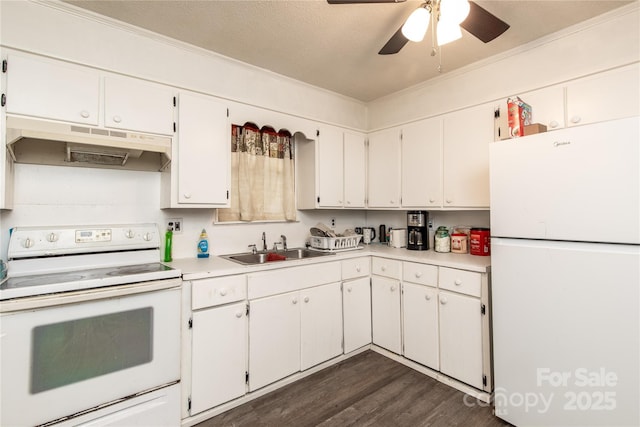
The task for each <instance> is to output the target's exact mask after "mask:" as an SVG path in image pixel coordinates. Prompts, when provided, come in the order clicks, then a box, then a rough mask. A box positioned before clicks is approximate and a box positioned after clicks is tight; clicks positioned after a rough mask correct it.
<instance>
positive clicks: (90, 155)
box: [6, 116, 171, 171]
mask: <svg viewBox="0 0 640 427" xmlns="http://www.w3.org/2000/svg"><path fill="white" fill-rule="evenodd" d="M6 128H7V149H8V151H9V154H10V156H11V157H12V159H13V160H14V161H15V162H18V163H34V164H51V165H65V166H84V167H103V168H118V169H120V168H122V169H132V170H156V171H158V170H163V169H164V168H166V167H167V165H168V164H169V163H170V162H171V138H169V137H164V136H157V135H150V134H142V133H135V132H127V131H121V130H112V129H105V128H100V127H92V126H85V125H75V124H70V123H59V122H50V121H46V120H39V119H32V118H23V117H13V116H7V126H6Z"/></svg>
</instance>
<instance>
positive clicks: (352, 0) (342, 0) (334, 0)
mask: <svg viewBox="0 0 640 427" xmlns="http://www.w3.org/2000/svg"><path fill="white" fill-rule="evenodd" d="M405 1H406V0H327V3H329V4H356V3H402V2H405Z"/></svg>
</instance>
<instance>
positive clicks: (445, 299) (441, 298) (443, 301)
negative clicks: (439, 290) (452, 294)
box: [440, 297, 447, 305]
mask: <svg viewBox="0 0 640 427" xmlns="http://www.w3.org/2000/svg"><path fill="white" fill-rule="evenodd" d="M446 303H447V297H440V304H442V305H445V304H446Z"/></svg>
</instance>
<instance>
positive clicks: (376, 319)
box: [371, 276, 402, 354]
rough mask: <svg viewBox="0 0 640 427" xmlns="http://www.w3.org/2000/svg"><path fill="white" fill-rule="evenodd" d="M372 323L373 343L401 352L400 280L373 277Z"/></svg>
mask: <svg viewBox="0 0 640 427" xmlns="http://www.w3.org/2000/svg"><path fill="white" fill-rule="evenodd" d="M371 324H372V335H373V343H374V344H375V345H378V346H380V347H383V348H386V349H387V350H389V351H393V352H394V353H398V354H401V350H402V336H401V332H402V331H401V328H400V282H399V281H397V280H393V279H388V278H386V277H379V276H372V277H371Z"/></svg>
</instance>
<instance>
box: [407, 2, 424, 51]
mask: <svg viewBox="0 0 640 427" xmlns="http://www.w3.org/2000/svg"><path fill="white" fill-rule="evenodd" d="M425 5H426V4H425ZM429 19H430V14H429V11H428V10H427V9H426V8H425V7H424V6H420V7H419V8H417V9H416V10H414V11H413V12H412V13H411V15H409V17H408V18H407V21H406V22H405V23H404V25H403V26H402V35H403V36H405V37H406V38H407V39H409V40H411V41H412V42H421V41H422V40H423V39H424V35H425V34H426V32H427V28H429Z"/></svg>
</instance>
